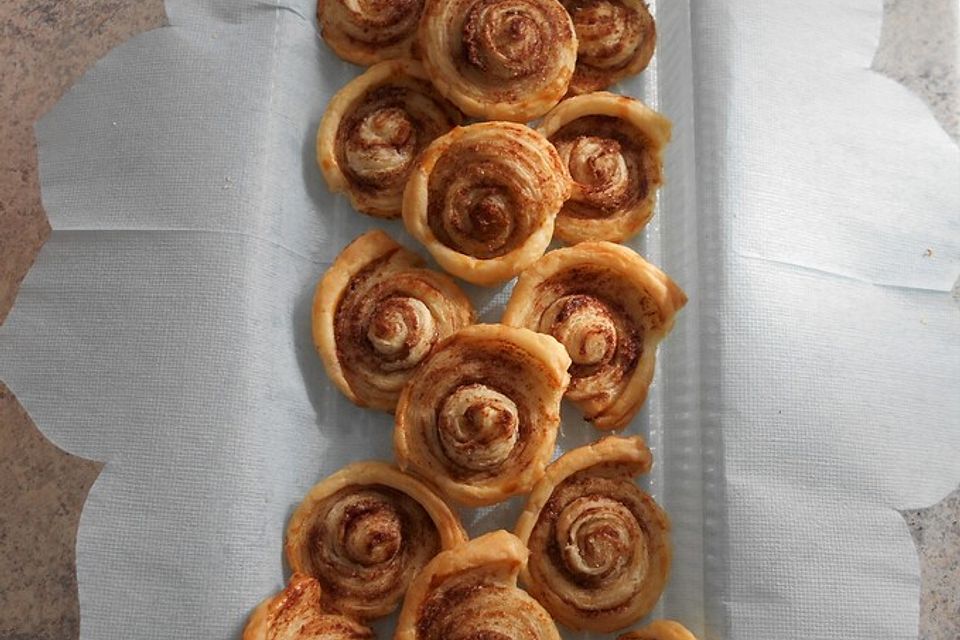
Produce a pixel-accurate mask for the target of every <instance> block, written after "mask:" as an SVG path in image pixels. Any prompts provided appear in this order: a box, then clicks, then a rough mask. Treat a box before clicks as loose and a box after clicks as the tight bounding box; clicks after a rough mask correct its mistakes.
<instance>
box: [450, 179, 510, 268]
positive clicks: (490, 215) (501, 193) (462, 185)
mask: <svg viewBox="0 0 960 640" xmlns="http://www.w3.org/2000/svg"><path fill="white" fill-rule="evenodd" d="M444 209H445V210H446V211H447V212H449V213H448V215H447V216H446V217H445V218H444V220H443V223H444V227H445V231H446V232H447V234H448V235H449V236H450V238H452V239H453V240H454V242H455V243H456V244H458V245H466V246H469V245H470V244H480V245H482V246H484V247H487V248H488V249H489V250H491V251H495V250H498V249H500V248H501V247H504V246H506V245H507V244H508V243H509V242H510V240H511V238H512V237H513V235H514V225H515V221H514V220H515V215H514V211H515V203H514V200H513V197H512V196H511V194H510V191H509V190H508V189H507V188H506V187H504V186H503V185H499V184H496V183H488V184H482V183H481V184H478V183H477V182H476V176H474V175H472V173H471V172H468V173H466V174H464V175H462V176H460V177H458V178H456V179H455V182H454V183H453V184H452V185H451V187H450V189H449V190H448V191H447V194H446V203H445V206H444Z"/></svg>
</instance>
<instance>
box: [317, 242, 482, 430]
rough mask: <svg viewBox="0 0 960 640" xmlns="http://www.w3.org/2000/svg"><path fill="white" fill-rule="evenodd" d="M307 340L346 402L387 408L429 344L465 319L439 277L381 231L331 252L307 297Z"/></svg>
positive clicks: (455, 294) (457, 294) (461, 300)
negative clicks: (310, 320) (309, 304)
mask: <svg viewBox="0 0 960 640" xmlns="http://www.w3.org/2000/svg"><path fill="white" fill-rule="evenodd" d="M312 315H313V341H314V344H315V345H316V347H317V351H318V352H319V353H320V357H321V358H322V359H323V364H324V366H325V367H326V369H327V373H328V374H329V376H330V378H331V379H332V380H333V382H334V383H335V384H336V385H337V387H339V388H340V390H341V391H343V393H344V394H345V395H346V396H347V397H348V398H350V400H352V401H353V402H354V403H356V404H358V405H360V406H365V407H373V408H375V409H383V410H385V411H393V409H394V407H396V405H397V398H398V397H399V396H400V389H401V388H402V387H403V385H404V384H406V382H407V380H408V379H409V378H410V375H411V374H412V373H413V371H415V370H416V368H417V367H418V366H420V363H421V362H422V361H423V359H424V358H426V357H427V355H428V354H429V353H430V351H431V350H432V349H433V347H434V345H435V344H436V343H437V342H438V341H439V340H442V339H443V338H445V337H446V336H448V335H450V334H451V333H453V332H454V331H456V330H457V329H459V328H460V327H464V326H467V325H468V324H470V323H472V322H473V318H474V312H473V307H472V306H471V304H470V300H469V299H467V297H466V295H465V294H464V293H463V292H462V291H461V290H460V288H459V287H457V285H455V284H454V283H453V281H452V280H450V278H448V277H447V276H445V275H443V274H441V273H437V272H436V271H431V270H429V269H425V268H423V260H422V259H421V258H420V257H419V256H418V255H416V254H414V253H412V252H410V251H407V250H406V249H404V248H403V247H401V246H400V245H399V244H397V243H396V242H394V241H393V240H391V239H390V237H389V236H388V235H387V234H385V233H383V232H382V231H370V232H368V233H365V234H364V235H362V236H360V237H359V238H357V239H356V240H354V241H353V242H352V243H350V244H349V245H348V246H347V247H346V248H345V249H344V250H343V252H341V253H340V255H339V256H337V259H336V260H335V261H334V263H333V265H332V266H331V267H330V269H329V270H328V271H327V272H326V273H325V274H324V276H323V279H322V280H321V281H320V284H319V285H317V290H316V294H315V295H314V298H313V314H312Z"/></svg>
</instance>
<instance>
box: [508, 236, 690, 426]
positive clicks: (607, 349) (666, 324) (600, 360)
mask: <svg viewBox="0 0 960 640" xmlns="http://www.w3.org/2000/svg"><path fill="white" fill-rule="evenodd" d="M686 301H687V298H686V295H685V294H684V293H683V291H682V290H681V289H680V287H678V286H677V285H676V284H675V283H674V282H673V281H672V280H671V279H670V278H669V277H668V276H667V275H666V274H664V273H663V272H662V271H660V270H659V269H657V268H656V267H655V266H653V265H652V264H650V263H648V262H647V261H646V260H644V259H643V258H641V257H640V256H639V255H637V254H636V253H635V252H634V251H632V250H631V249H628V248H627V247H623V246H620V245H616V244H613V243H610V242H583V243H580V244H578V245H575V246H573V247H568V248H565V249H558V250H556V251H551V252H550V253H548V254H547V255H545V256H544V257H543V258H541V259H540V260H539V261H537V263H536V264H534V265H533V266H532V267H531V268H530V269H527V270H526V271H524V273H523V274H522V275H521V276H520V278H519V280H518V281H517V285H516V286H515V287H514V289H513V292H512V293H511V295H510V300H509V302H508V303H507V308H506V310H505V311H504V315H503V322H504V324H509V325H512V326H517V327H527V328H528V329H533V330H535V331H540V332H542V333H547V334H550V335H552V336H553V337H555V338H556V339H557V340H559V341H560V342H561V343H562V344H563V345H564V347H566V350H567V353H569V354H570V358H571V360H572V362H573V364H572V366H571V367H570V376H571V382H570V386H569V387H568V389H567V394H566V396H567V398H569V399H570V400H571V401H573V403H574V404H575V405H577V406H578V407H579V408H580V409H581V410H582V411H583V412H584V414H585V417H586V419H587V420H589V421H591V422H592V423H593V425H594V426H595V427H597V428H598V429H617V428H620V427H623V426H625V425H626V424H627V423H628V422H630V420H631V419H632V418H633V416H634V415H636V413H637V412H638V411H639V410H640V407H641V406H642V405H643V402H644V401H645V400H646V397H647V390H648V389H649V387H650V383H651V381H652V380H653V371H654V365H655V363H656V351H657V345H658V344H659V343H660V342H661V341H662V340H663V339H664V338H665V337H666V335H667V334H668V333H669V332H670V329H671V328H672V327H673V323H674V317H675V315H676V313H677V311H679V310H680V308H682V307H683V305H684V304H686Z"/></svg>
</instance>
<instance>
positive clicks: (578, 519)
mask: <svg viewBox="0 0 960 640" xmlns="http://www.w3.org/2000/svg"><path fill="white" fill-rule="evenodd" d="M651 465H652V457H651V455H650V450H649V449H648V448H647V445H646V443H644V441H643V438H641V437H639V436H636V437H631V438H621V437H615V436H611V437H608V438H604V439H603V440H600V441H599V442H596V443H594V444H591V445H588V446H585V447H580V448H578V449H574V450H572V451H570V452H568V453H566V454H565V455H563V456H561V457H560V458H559V459H558V460H557V461H556V462H554V463H553V464H551V465H550V466H549V467H548V468H547V471H546V474H545V475H544V477H543V479H542V480H541V481H540V482H538V483H537V485H536V487H534V489H533V491H532V492H531V494H530V497H529V498H528V499H527V505H526V507H525V508H524V511H523V513H522V514H521V515H520V518H519V520H518V521H517V530H516V531H517V537H518V538H520V539H521V540H522V541H523V542H524V544H526V545H527V547H528V549H529V550H530V559H529V561H528V563H527V565H526V566H525V567H524V569H523V570H522V571H521V574H520V580H521V582H522V583H523V585H524V586H525V587H526V588H527V590H528V591H529V592H530V594H531V595H533V597H535V598H536V599H537V600H539V601H540V603H541V604H542V605H543V606H544V607H545V608H546V609H547V611H549V612H550V613H551V614H552V615H553V617H554V618H556V619H557V620H558V621H559V622H562V623H563V624H565V625H566V626H568V627H570V628H571V629H586V630H589V631H601V632H610V631H615V630H617V629H622V628H623V627H626V626H627V625H629V624H632V623H634V622H636V621H637V620H639V619H640V618H642V617H643V616H645V615H647V614H648V613H649V612H650V611H651V610H652V609H653V607H654V606H655V605H656V603H657V600H659V599H660V594H661V593H662V592H663V589H664V587H665V586H666V582H667V574H668V573H669V571H670V561H671V557H672V555H671V554H672V552H671V546H670V539H669V532H670V522H669V520H668V519H667V515H666V513H664V511H663V510H662V509H661V508H660V507H659V506H658V505H657V503H656V502H655V501H654V500H653V498H651V497H650V496H649V495H647V494H646V493H645V492H644V491H642V490H641V489H640V488H639V487H638V486H637V485H636V484H634V482H633V478H634V476H636V475H638V474H641V473H646V472H648V471H649V470H650V467H651Z"/></svg>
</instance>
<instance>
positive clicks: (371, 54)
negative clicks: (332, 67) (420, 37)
mask: <svg viewBox="0 0 960 640" xmlns="http://www.w3.org/2000/svg"><path fill="white" fill-rule="evenodd" d="M422 11H423V0H318V2H317V20H318V21H319V22H320V30H321V33H322V34H323V39H324V40H326V42H327V44H328V45H330V48H331V49H333V51H334V53H336V54H337V55H338V56H340V57H341V58H343V59H344V60H346V61H348V62H353V63H354V64H360V65H371V64H373V63H375V62H379V61H381V60H390V59H393V58H404V57H409V56H411V55H412V53H413V48H414V47H413V44H414V40H415V38H416V35H417V24H418V23H419V21H420V14H421V13H422Z"/></svg>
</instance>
